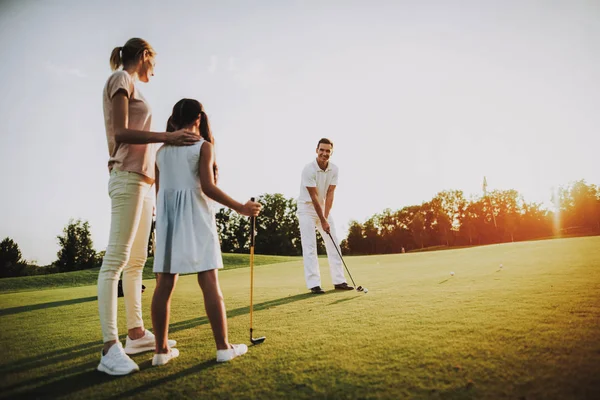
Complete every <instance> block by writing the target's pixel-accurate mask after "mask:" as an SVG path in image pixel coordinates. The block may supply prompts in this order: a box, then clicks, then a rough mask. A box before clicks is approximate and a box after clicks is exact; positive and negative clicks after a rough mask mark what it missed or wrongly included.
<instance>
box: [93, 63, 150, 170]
mask: <svg viewBox="0 0 600 400" xmlns="http://www.w3.org/2000/svg"><path fill="white" fill-rule="evenodd" d="M119 90H124V91H125V92H126V93H127V97H128V98H129V121H128V125H127V127H128V128H129V129H135V130H139V131H150V126H151V123H152V110H151V108H150V105H149V104H148V103H147V102H146V99H145V98H144V96H142V94H141V93H140V92H139V91H138V89H137V88H136V86H135V82H134V80H133V78H132V77H131V75H129V73H128V72H127V71H116V72H114V73H113V74H112V75H111V76H110V77H109V78H108V81H107V82H106V85H105V86H104V91H103V93H102V103H103V106H104V124H105V127H106V140H107V142H108V154H109V156H110V158H109V160H108V170H109V171H111V170H112V169H113V168H115V167H116V168H117V169H119V170H121V171H129V172H136V173H138V174H141V175H144V176H145V177H147V178H149V179H150V180H151V181H154V163H155V160H156V148H157V147H156V144H128V143H117V141H116V140H115V130H114V128H113V110H112V99H113V97H114V95H115V94H116V93H117V92H118V91H119Z"/></svg>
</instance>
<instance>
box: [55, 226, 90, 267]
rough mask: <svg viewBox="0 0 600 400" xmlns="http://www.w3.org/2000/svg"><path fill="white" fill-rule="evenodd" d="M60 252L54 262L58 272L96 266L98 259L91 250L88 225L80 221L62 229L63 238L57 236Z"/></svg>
mask: <svg viewBox="0 0 600 400" xmlns="http://www.w3.org/2000/svg"><path fill="white" fill-rule="evenodd" d="M57 239H58V243H59V245H60V247H61V248H60V250H59V251H58V253H57V256H58V260H56V261H55V262H54V264H55V265H56V266H57V268H58V271H59V272H67V271H76V270H80V269H87V268H93V267H95V266H97V265H98V257H97V255H96V251H95V250H94V248H93V245H94V244H93V242H92V237H91V233H90V225H89V223H88V222H87V221H85V222H84V221H81V220H80V219H78V220H76V221H74V220H72V219H71V220H69V223H68V224H67V226H65V228H64V229H63V236H60V235H59V236H57Z"/></svg>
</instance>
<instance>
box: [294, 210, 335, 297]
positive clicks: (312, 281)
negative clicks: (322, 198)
mask: <svg viewBox="0 0 600 400" xmlns="http://www.w3.org/2000/svg"><path fill="white" fill-rule="evenodd" d="M298 220H299V222H300V238H301V239H302V258H303V259H304V279H305V280H306V287H307V288H309V289H312V288H313V287H315V286H321V272H320V270H319V258H318V256H317V234H316V233H315V228H316V229H318V230H319V233H320V234H321V237H323V240H324V241H325V248H326V249H327V260H328V261H329V271H330V273H331V281H332V282H333V284H334V285H337V284H340V283H344V282H346V278H345V277H344V265H343V264H342V259H341V258H340V256H339V254H338V250H340V248H339V246H338V243H337V236H336V234H335V226H334V225H333V219H332V218H331V214H330V215H329V217H328V218H327V222H329V226H330V227H331V229H330V232H331V236H333V240H334V242H335V243H334V242H332V241H331V238H330V237H329V235H328V234H327V233H325V231H324V230H323V228H322V227H321V221H320V220H319V216H318V215H317V212H316V211H315V209H314V207H313V206H312V204H310V205H303V204H298ZM336 247H337V250H336ZM340 252H341V250H340Z"/></svg>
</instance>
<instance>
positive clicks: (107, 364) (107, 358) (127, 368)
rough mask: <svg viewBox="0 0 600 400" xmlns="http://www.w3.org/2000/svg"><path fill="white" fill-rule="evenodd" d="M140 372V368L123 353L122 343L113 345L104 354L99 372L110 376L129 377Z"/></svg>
mask: <svg viewBox="0 0 600 400" xmlns="http://www.w3.org/2000/svg"><path fill="white" fill-rule="evenodd" d="M101 354H102V353H101ZM139 370H140V367H138V365H137V364H136V363H135V362H134V361H133V360H132V359H131V358H129V356H128V355H127V354H125V352H124V351H123V345H122V344H121V342H117V343H115V344H113V345H112V346H111V348H110V349H109V350H108V352H107V353H106V354H102V356H101V358H100V364H99V365H98V371H100V372H106V373H107V374H109V375H127V374H130V373H132V372H135V371H139Z"/></svg>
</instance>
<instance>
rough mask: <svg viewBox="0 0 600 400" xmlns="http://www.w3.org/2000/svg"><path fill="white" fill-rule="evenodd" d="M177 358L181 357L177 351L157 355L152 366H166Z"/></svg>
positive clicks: (172, 350) (153, 358) (170, 350)
mask: <svg viewBox="0 0 600 400" xmlns="http://www.w3.org/2000/svg"><path fill="white" fill-rule="evenodd" d="M176 357H179V350H177V349H169V352H168V353H165V354H155V355H154V357H152V366H154V367H156V366H158V365H165V364H166V363H168V362H169V361H171V360H172V359H173V358H176Z"/></svg>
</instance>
